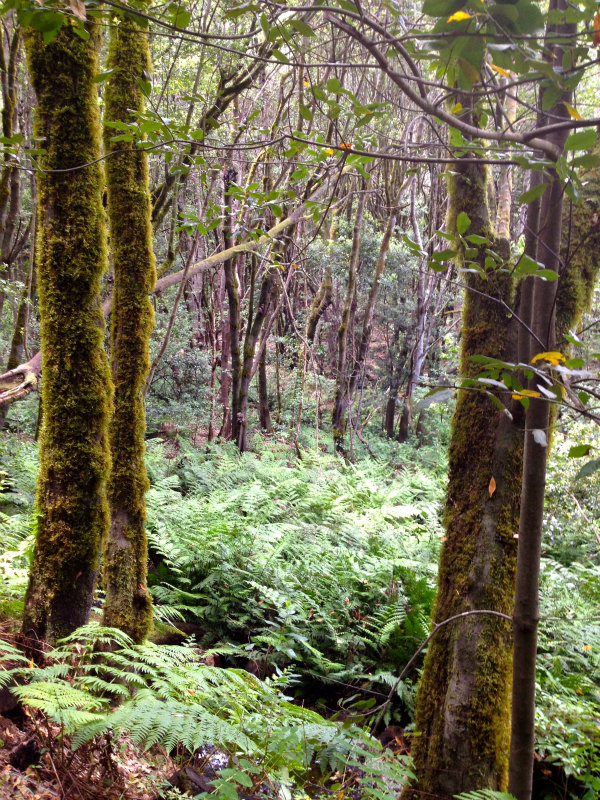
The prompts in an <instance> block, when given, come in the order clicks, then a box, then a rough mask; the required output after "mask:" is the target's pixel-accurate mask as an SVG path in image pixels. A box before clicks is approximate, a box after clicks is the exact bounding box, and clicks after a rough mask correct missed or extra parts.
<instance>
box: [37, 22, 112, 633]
mask: <svg viewBox="0 0 600 800" xmlns="http://www.w3.org/2000/svg"><path fill="white" fill-rule="evenodd" d="M99 30H100V29H99V28H98V27H97V26H95V25H92V26H90V30H89V32H90V38H89V39H88V40H87V41H83V40H82V39H81V38H80V37H79V36H77V35H76V33H75V32H74V30H73V29H72V28H71V27H70V26H68V25H65V26H64V27H63V28H62V29H61V31H60V33H59V34H58V35H57V37H56V38H55V39H54V40H53V41H52V42H50V43H48V44H45V43H44V42H43V39H42V36H41V34H39V33H35V32H28V33H27V35H26V47H27V58H28V64H29V71H30V75H31V79H32V83H33V86H34V89H35V92H36V95H37V115H36V125H35V135H36V136H37V137H39V138H40V139H41V140H43V142H44V147H45V152H44V154H43V156H41V158H40V163H41V166H42V168H43V169H44V170H48V171H44V172H39V173H38V176H37V178H38V212H37V213H38V247H37V254H36V255H37V265H38V287H39V298H40V317H41V341H42V370H43V374H44V381H43V387H42V408H43V427H42V432H41V441H40V472H39V478H38V492H37V509H38V518H37V537H36V545H35V553H34V558H33V564H32V567H31V572H30V578H29V586H28V588H27V594H26V597H25V614H24V619H23V632H24V633H25V634H26V635H28V636H29V635H34V636H36V637H38V638H39V639H41V640H48V641H53V640H55V639H57V638H59V637H61V636H64V635H66V634H68V633H71V632H72V631H73V630H74V629H75V628H77V627H78V626H79V625H82V624H83V623H85V622H87V620H88V616H89V611H90V607H91V604H92V598H93V593H94V588H95V585H96V576H97V570H98V560H99V555H100V547H101V542H102V540H103V539H104V537H105V535H106V533H107V532H108V523H109V516H108V502H107V498H106V480H107V475H108V468H109V451H108V438H107V425H108V417H109V413H110V402H111V398H110V394H111V392H110V386H111V379H110V371H109V368H108V363H107V359H106V355H105V352H104V347H103V338H104V319H103V314H102V308H101V305H100V279H101V277H102V274H103V272H104V270H105V268H106V263H107V260H106V240H105V228H106V225H105V216H104V209H103V208H102V191H103V188H104V181H103V175H102V168H101V165H100V164H99V163H91V165H90V166H83V167H82V166H81V165H83V164H90V162H94V161H97V160H98V159H99V157H100V118H99V107H98V90H97V84H96V83H94V76H95V75H96V74H97V72H98V48H99V44H100V33H99ZM69 168H73V169H72V171H69V172H62V171H61V172H55V173H53V172H51V170H55V169H56V170H65V169H69Z"/></svg>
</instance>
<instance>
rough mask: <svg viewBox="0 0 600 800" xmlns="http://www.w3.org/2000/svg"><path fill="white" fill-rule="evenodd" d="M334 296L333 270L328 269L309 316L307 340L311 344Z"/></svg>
mask: <svg viewBox="0 0 600 800" xmlns="http://www.w3.org/2000/svg"><path fill="white" fill-rule="evenodd" d="M332 298H333V282H332V280H331V270H330V269H327V270H326V271H325V275H324V277H323V282H322V283H321V285H320V286H319V291H318V292H317V293H316V295H315V299H314V300H313V303H312V306H311V308H310V315H309V317H308V325H307V326H306V340H307V342H308V343H309V344H313V342H314V340H315V334H316V332H317V325H318V324H319V321H320V319H321V317H322V316H323V314H324V313H325V312H326V311H327V309H328V308H329V306H330V305H331V302H332Z"/></svg>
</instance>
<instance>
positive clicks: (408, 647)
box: [148, 446, 440, 680]
mask: <svg viewBox="0 0 600 800" xmlns="http://www.w3.org/2000/svg"><path fill="white" fill-rule="evenodd" d="M286 457H287V456H286ZM293 466H294V468H293V469H291V468H284V469H282V467H281V461H280V460H278V457H277V456H276V454H273V453H271V452H269V451H267V450H262V451H261V452H260V453H257V454H254V453H247V454H244V455H243V456H240V455H239V454H238V453H236V452H235V450H234V449H232V448H230V447H229V446H224V447H216V446H215V447H214V449H213V452H212V453H211V454H209V455H207V454H199V453H197V452H196V451H193V450H191V449H185V447H184V452H183V456H182V457H181V458H180V459H179V460H178V463H177V465H176V466H175V468H174V469H173V466H172V467H171V469H172V471H171V473H170V474H164V472H163V474H162V475H160V476H158V475H157V476H156V479H155V480H154V483H153V487H152V489H151V491H150V492H149V495H148V537H149V541H150V544H151V547H152V550H153V553H155V554H156V556H157V557H158V559H160V564H159V565H158V566H157V567H156V569H155V571H154V573H153V574H151V577H150V583H151V585H152V590H153V593H154V596H155V600H156V606H157V614H158V615H159V617H160V618H161V619H163V620H164V621H167V622H169V623H171V624H174V625H175V626H176V625H177V618H180V615H183V616H184V617H185V618H187V619H194V618H196V619H197V620H198V622H200V624H202V626H203V627H204V628H205V630H206V631H207V635H206V637H205V638H204V639H203V640H202V645H203V646H211V645H214V644H216V643H218V642H223V641H227V642H234V643H235V642H237V643H239V645H240V646H243V645H246V644H247V643H248V640H249V639H250V640H251V641H252V642H253V643H254V645H255V647H256V648H257V649H260V650H262V651H263V653H264V654H265V656H266V657H267V658H268V659H269V660H270V661H271V662H273V663H275V664H276V665H278V666H279V667H284V666H286V665H287V664H293V665H294V666H295V668H302V667H304V668H306V669H308V670H310V671H311V672H313V673H315V672H316V673H320V674H321V675H323V676H326V675H331V676H333V677H336V678H337V679H342V680H349V679H352V678H353V677H355V676H357V675H359V674H366V673H367V672H368V670H369V668H371V670H372V671H375V670H374V668H375V667H377V666H378V665H380V664H382V660H383V662H384V663H385V664H386V666H387V667H388V668H389V669H390V671H395V670H396V669H397V668H398V667H399V666H401V664H402V663H403V662H405V661H406V660H407V659H408V658H409V657H410V655H412V652H413V651H414V646H415V640H416V639H418V638H419V635H420V634H421V633H423V634H424V635H426V632H427V627H428V618H429V613H430V609H431V602H432V599H433V585H434V581H435V567H434V563H435V553H436V551H437V546H438V541H439V538H440V535H439V532H440V528H439V521H438V512H439V505H440V504H439V501H440V484H439V482H438V481H434V480H432V479H431V478H430V477H428V476H425V475H424V474H423V473H421V472H420V471H418V470H414V469H411V470H405V471H404V470H403V471H399V472H397V473H396V474H395V475H393V476H392V477H390V468H389V465H388V464H387V463H386V462H384V461H382V462H368V463H361V465H360V467H358V466H356V465H350V466H344V465H341V464H340V463H339V461H337V460H334V459H329V460H327V459H326V458H325V457H320V458H319V459H318V460H317V459H316V458H315V457H314V456H313V454H310V453H308V454H306V456H305V457H304V458H303V459H302V461H298V462H295V464H294V465H293ZM175 470H176V473H177V475H175ZM156 556H153V560H154V561H156V560H157V558H156ZM402 642H404V645H403V644H402Z"/></svg>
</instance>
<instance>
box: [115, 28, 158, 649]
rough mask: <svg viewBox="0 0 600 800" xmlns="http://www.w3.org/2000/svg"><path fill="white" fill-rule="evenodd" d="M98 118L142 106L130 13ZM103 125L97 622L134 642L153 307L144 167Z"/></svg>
mask: <svg viewBox="0 0 600 800" xmlns="http://www.w3.org/2000/svg"><path fill="white" fill-rule="evenodd" d="M108 68H109V69H111V70H113V71H112V73H111V75H110V76H109V79H108V82H107V86H106V93H105V97H104V109H105V110H104V114H105V122H109V123H112V122H123V123H130V122H132V121H133V120H134V119H135V113H136V112H141V111H143V109H144V95H143V94H142V91H141V88H140V85H139V76H140V75H143V74H144V73H149V72H150V69H151V65H150V53H149V44H148V36H147V32H146V30H145V29H144V28H143V27H142V25H141V24H140V23H139V22H137V21H134V20H133V19H131V18H127V19H121V20H119V21H118V22H117V19H116V18H115V19H113V26H112V27H111V29H110V43H109V52H108ZM113 135H114V128H111V127H105V130H104V141H105V150H106V153H107V154H108V155H110V158H107V159H106V167H105V168H106V180H107V188H108V215H109V221H110V242H111V247H112V252H113V260H114V286H113V309H112V330H111V345H112V351H111V363H112V374H113V381H114V387H115V399H114V414H113V417H112V421H111V425H110V446H111V456H112V468H111V473H110V480H109V485H108V496H109V503H110V511H111V526H110V535H109V538H108V542H107V545H106V549H105V553H104V586H105V590H106V601H105V604H104V614H103V620H102V621H103V624H104V625H108V626H111V627H115V628H120V629H121V630H122V631H124V632H125V633H127V634H128V635H129V636H131V638H132V639H133V640H134V641H135V642H138V643H139V642H142V641H143V640H144V639H145V638H146V636H147V635H148V633H149V631H150V628H151V625H152V597H151V595H150V592H149V591H148V589H147V587H146V583H147V580H146V578H147V562H148V542H147V539H146V531H145V528H144V522H145V519H146V503H145V494H146V491H147V489H148V485H149V484H148V477H147V475H146V466H145V464H144V450H145V446H144V434H145V430H146V419H145V414H144V387H145V384H146V378H147V375H148V370H149V366H150V358H149V341H150V333H151V331H152V328H153V325H154V311H153V308H152V304H151V303H150V300H149V298H148V295H149V293H150V292H151V291H152V290H153V288H154V283H155V280H156V270H155V262H154V253H153V250H152V223H151V208H150V191H149V188H148V164H147V156H146V153H145V151H144V150H141V149H137V148H136V147H135V146H134V145H133V143H130V142H112V141H111V137H112V136H113Z"/></svg>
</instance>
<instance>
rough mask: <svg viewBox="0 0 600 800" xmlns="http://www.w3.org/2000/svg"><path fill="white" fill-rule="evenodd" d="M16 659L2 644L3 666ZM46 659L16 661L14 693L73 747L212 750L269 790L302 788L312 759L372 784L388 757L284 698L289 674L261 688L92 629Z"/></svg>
mask: <svg viewBox="0 0 600 800" xmlns="http://www.w3.org/2000/svg"><path fill="white" fill-rule="evenodd" d="M16 656H18V653H16V652H15V650H14V648H13V647H11V646H10V645H9V644H7V643H5V642H0V658H1V659H3V660H8V659H15V657H16ZM46 659H47V662H48V663H47V666H45V667H43V668H39V667H35V666H32V665H29V664H27V663H26V659H24V658H23V657H21V659H18V658H17V659H16V660H20V662H21V664H22V666H20V667H19V668H18V670H13V673H12V674H13V675H14V674H16V672H18V673H19V674H20V676H21V680H25V681H27V683H26V684H25V685H21V686H19V687H16V688H15V689H13V691H14V692H15V694H17V696H18V697H19V699H20V700H21V702H22V703H23V704H24V705H26V706H28V707H29V708H30V709H35V710H36V711H35V712H34V713H38V714H40V713H41V714H42V715H43V716H45V717H46V718H47V719H49V720H51V721H53V722H54V723H57V724H58V725H59V726H60V730H61V733H60V740H61V742H63V743H64V741H65V739H64V737H65V736H66V735H68V736H70V737H71V741H72V746H73V747H74V748H79V747H82V746H84V745H86V744H87V743H91V742H93V741H97V740H98V737H101V736H103V735H104V734H108V733H112V734H114V735H117V736H118V735H120V734H123V733H127V734H128V735H129V736H130V737H131V739H132V740H133V741H134V742H135V743H136V744H138V745H139V746H140V747H142V748H144V749H147V748H149V747H151V746H152V745H153V744H155V743H158V742H159V743H160V744H161V746H162V747H163V748H165V749H167V750H172V749H174V748H185V749H187V750H188V751H189V752H191V753H194V752H196V751H197V750H198V749H199V748H201V747H203V746H205V745H208V744H210V745H216V746H218V747H219V748H220V749H221V750H224V751H225V752H227V753H229V754H230V757H231V759H232V762H233V763H236V764H240V763H242V762H241V761H240V759H242V758H243V757H244V758H246V759H250V761H246V762H245V763H246V764H247V765H248V767H251V770H250V771H251V772H252V771H253V770H254V771H255V770H256V768H255V767H254V766H253V765H254V764H256V763H259V764H260V767H261V771H264V774H265V775H266V776H268V778H269V780H271V781H278V780H281V777H282V776H283V775H287V776H296V779H298V780H299V782H300V783H302V781H303V780H305V779H307V778H308V774H309V773H308V770H309V769H310V768H311V765H312V764H313V761H314V760H315V759H316V760H317V761H318V762H319V763H320V764H321V767H322V769H323V770H324V771H329V772H334V771H336V770H338V771H344V770H345V769H346V767H347V766H348V765H350V764H354V765H355V768H357V769H358V768H360V769H361V770H362V771H363V772H369V773H370V774H372V775H373V776H375V775H377V774H379V775H381V771H382V769H383V768H384V767H383V762H382V758H387V756H385V755H384V754H383V753H382V751H381V747H380V745H379V743H378V742H377V741H376V740H374V739H372V738H371V737H370V736H369V734H368V733H366V732H365V731H362V730H360V729H358V728H355V727H352V726H348V725H346V724H344V725H342V724H340V723H337V722H334V721H332V720H326V719H324V718H323V717H321V716H320V715H319V714H317V713H316V712H314V711H311V710H309V709H305V708H302V707H299V706H297V705H294V704H293V703H291V702H290V701H289V700H288V699H287V698H286V697H285V695H284V694H283V693H282V690H283V689H284V688H285V687H286V685H287V683H288V681H289V676H287V675H282V676H280V677H279V678H276V679H273V680H265V681H260V680H258V679H257V678H255V677H254V676H252V675H250V674H248V673H247V672H245V671H243V670H235V669H229V670H225V669H219V668H216V667H209V666H207V665H206V664H204V663H202V661H201V660H200V657H199V656H198V654H197V653H196V652H195V651H194V650H193V649H191V648H190V647H185V646H157V645H151V644H146V645H139V646H135V645H132V644H131V642H130V640H129V639H128V638H127V637H126V636H124V635H123V634H122V633H120V632H119V631H114V630H112V629H107V628H100V627H98V626H96V625H88V626H86V627H84V628H81V629H79V630H78V631H76V632H75V634H73V635H72V636H70V637H68V638H67V639H65V640H64V641H63V642H61V643H60V644H59V646H58V647H57V648H55V649H54V650H53V651H51V652H50V653H48V654H47V656H46ZM24 662H25V663H24ZM116 697H118V698H119V699H120V702H119V704H118V705H116V706H115V698H116ZM388 768H389V769H392V768H391V767H390V766H389V764H388ZM225 772H227V770H226V771H225ZM236 774H238V775H239V771H238V773H236ZM394 774H396V773H394ZM239 779H240V780H242V782H243V780H247V779H244V778H242V777H240V778H239ZM373 780H375V778H373ZM365 796H369V791H367V792H366V795H365ZM393 796H394V793H393V792H392V793H391V794H390V793H389V792H388V794H387V795H386V800H387V797H389V798H390V800H391V798H392V797H393Z"/></svg>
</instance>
